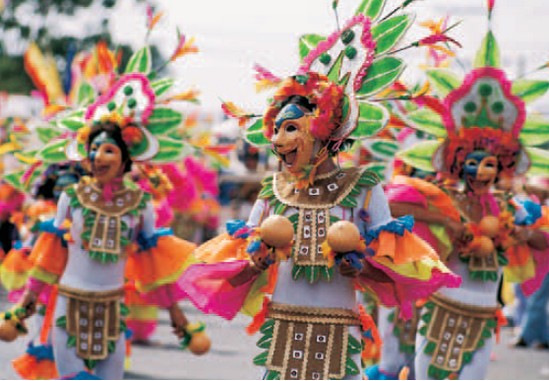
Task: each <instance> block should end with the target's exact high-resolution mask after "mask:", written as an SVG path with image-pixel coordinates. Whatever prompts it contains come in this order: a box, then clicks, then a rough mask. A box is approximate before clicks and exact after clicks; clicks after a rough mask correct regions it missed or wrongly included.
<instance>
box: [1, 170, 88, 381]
mask: <svg viewBox="0 0 549 381" xmlns="http://www.w3.org/2000/svg"><path fill="white" fill-rule="evenodd" d="M81 176H82V169H81V167H80V166H78V165H72V164H61V165H51V166H49V167H48V168H47V170H46V171H45V172H44V173H43V174H41V176H40V177H39V179H38V181H37V183H35V184H28V185H29V186H26V187H25V186H23V185H22V184H21V183H20V182H16V184H14V185H17V186H18V187H20V188H21V189H20V190H21V191H22V192H25V193H27V194H29V196H32V200H33V201H32V203H31V204H30V205H27V206H25V207H24V208H23V211H22V212H21V216H22V218H21V221H19V224H18V225H19V226H18V229H19V232H20V233H19V236H20V238H21V239H20V240H19V241H18V242H17V245H16V246H17V247H16V248H14V249H12V250H11V251H10V252H9V253H8V254H7V256H6V260H5V261H4V263H3V264H2V265H1V266H0V282H1V284H2V285H3V286H4V287H5V288H6V290H8V291H9V294H8V300H9V301H10V302H12V303H16V302H17V301H18V300H19V299H20V298H21V295H22V294H23V292H24V291H25V284H26V283H27V281H28V277H29V273H30V271H31V269H32V267H33V263H32V260H31V258H30V255H29V254H30V252H31V250H32V247H33V246H34V244H35V243H36V239H37V238H38V234H39V233H38V227H39V226H40V223H42V222H43V221H45V220H49V219H51V218H54V217H55V214H56V203H57V201H58V199H59V196H60V195H61V192H62V191H63V189H64V188H65V187H67V186H69V185H71V184H75V183H77V182H78V180H79V179H80V177H81ZM10 180H12V179H11V178H10ZM31 188H32V189H31ZM28 199H31V197H29V198H28ZM48 296H49V292H42V293H41V295H40V299H39V300H38V301H37V314H36V315H35V317H34V319H35V322H36V323H35V326H37V327H41V326H42V324H43V317H44V314H45V311H46V305H47V304H48ZM39 336H40V339H39V340H31V341H30V343H29V345H28V348H27V350H26V352H25V353H24V354H23V355H22V356H20V357H18V358H17V359H15V360H13V363H12V364H13V367H14V369H15V370H16V372H17V373H18V374H19V376H21V377H22V378H24V379H27V380H31V379H32V380H34V379H52V378H57V377H59V375H58V373H57V369H56V368H55V364H54V362H53V348H52V346H51V335H48V336H43V335H39Z"/></svg>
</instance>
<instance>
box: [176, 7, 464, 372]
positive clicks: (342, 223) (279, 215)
mask: <svg viewBox="0 0 549 381" xmlns="http://www.w3.org/2000/svg"><path fill="white" fill-rule="evenodd" d="M379 11H380V9H376V10H375V11H374V10H372V9H369V10H367V11H365V14H366V16H368V17H366V16H365V15H364V14H360V15H359V16H356V17H355V18H353V19H352V20H350V21H349V22H348V23H347V24H346V25H345V26H344V28H342V29H341V31H339V32H336V33H334V34H332V35H330V36H329V37H328V38H327V39H325V40H324V41H323V42H320V41H318V40H317V44H318V42H320V43H319V44H318V46H316V48H313V49H312V50H311V51H310V52H309V51H308V49H310V46H311V45H307V46H308V47H307V53H306V54H305V55H306V57H304V63H303V65H302V66H301V67H300V69H299V71H298V74H297V75H295V76H292V77H289V78H287V79H285V80H278V79H274V78H275V77H274V76H273V75H272V74H270V73H268V72H266V71H265V70H264V69H261V71H262V75H261V79H262V80H266V81H268V80H271V81H272V80H273V79H274V81H275V82H276V84H277V87H278V88H277V90H276V92H275V94H274V97H273V100H272V102H271V104H270V105H269V107H268V109H267V111H266V113H265V114H264V116H263V118H262V119H261V120H260V121H259V122H257V123H256V124H254V126H253V127H251V128H250V129H249V130H248V138H249V140H250V141H252V142H255V143H258V142H263V143H267V144H272V148H273V150H274V152H275V153H276V154H277V156H278V157H279V159H280V163H281V166H283V167H284V170H283V171H280V172H276V173H275V174H274V175H273V176H269V177H267V178H265V179H264V180H263V189H262V191H261V192H260V194H259V199H258V200H257V201H256V203H255V205H254V207H253V210H252V212H251V215H250V218H249V220H248V222H247V224H245V223H244V222H243V221H241V222H238V223H237V222H234V223H230V224H228V234H224V235H221V236H219V237H217V238H214V239H213V240H212V241H210V242H207V243H206V244H204V245H203V246H201V247H199V248H198V249H197V251H196V256H197V258H199V259H200V260H203V261H205V262H206V263H204V264H196V265H193V266H191V267H189V269H188V270H187V272H186V273H185V275H184V277H183V279H184V286H185V287H184V288H185V291H186V292H187V294H188V296H189V298H190V299H191V300H192V301H193V302H194V303H195V305H196V306H197V307H198V308H199V309H201V310H202V311H204V312H208V313H215V314H218V315H220V316H222V317H225V318H227V319H232V318H233V317H234V316H235V315H236V313H237V312H238V311H239V310H241V309H242V311H243V312H245V313H248V314H251V315H254V321H253V322H252V325H251V326H250V327H249V332H254V331H257V330H260V331H261V333H262V335H263V336H262V338H261V339H260V340H259V342H258V346H259V347H260V348H261V349H262V350H263V351H264V352H263V353H261V354H259V355H258V356H257V357H255V359H254V363H255V364H256V365H261V366H264V367H265V368H266V372H265V375H264V377H265V378H266V379H328V378H336V379H342V378H350V379H355V378H356V379H360V378H361V362H360V359H361V351H362V349H363V346H362V343H361V340H362V339H364V340H365V341H366V342H367V343H369V342H371V341H372V336H373V335H374V332H373V329H374V327H373V324H372V321H371V318H370V317H369V316H367V315H366V314H364V313H361V312H360V311H361V308H360V307H359V305H358V303H357V299H356V292H355V290H356V289H357V288H358V289H359V290H362V291H367V292H370V293H372V294H373V295H375V296H376V297H378V298H379V299H380V300H381V302H382V303H385V304H388V305H400V306H401V307H402V308H401V311H402V313H403V315H405V316H406V315H409V313H410V311H411V306H412V304H413V303H414V300H415V299H417V298H421V297H426V296H428V295H430V294H431V293H433V292H434V291H435V290H437V289H438V288H440V287H441V286H449V287H456V286H457V285H458V284H459V278H458V277H456V276H455V275H454V274H452V273H451V272H449V271H448V270H447V269H446V267H445V266H444V265H443V264H442V263H441V262H440V261H439V260H438V257H437V256H436V255H435V254H434V252H433V251H432V249H431V248H430V247H429V246H428V245H426V244H425V242H423V241H422V240H420V239H419V238H418V237H416V236H415V235H413V234H412V233H411V229H412V226H413V220H412V219H410V218H407V217H405V218H402V219H393V218H392V217H391V214H390V211H389V208H388V203H387V200H386V198H385V196H384V193H383V189H382V187H381V185H380V184H379V180H378V177H377V176H376V175H375V174H373V173H372V172H370V171H367V170H366V169H365V168H350V169H341V168H339V167H338V166H337V164H336V162H335V158H336V156H337V154H338V152H339V151H340V150H341V149H343V148H344V147H345V146H346V143H349V139H351V140H355V139H361V138H365V137H367V136H369V135H370V134H372V133H375V132H376V131H378V130H379V129H381V128H383V126H384V125H385V122H386V111H385V110H384V109H383V108H382V107H381V106H379V105H376V104H373V103H369V102H367V101H366V99H365V98H366V94H368V96H369V95H373V94H375V93H377V92H378V91H379V90H381V89H382V88H383V87H384V86H386V85H390V83H384V84H381V83H379V82H376V84H374V83H373V82H372V78H374V77H376V76H378V75H382V74H381V73H385V70H388V67H386V66H384V65H382V64H381V63H382V62H383V61H384V60H385V59H388V60H391V61H392V62H393V63H396V62H400V63H401V62H402V61H400V60H399V59H398V58H394V57H392V56H386V57H385V58H383V57H380V58H378V56H377V55H378V54H381V53H383V52H388V51H390V49H391V47H392V46H393V45H394V44H396V43H397V40H398V38H394V37H395V36H393V38H394V40H391V41H390V42H389V41H385V42H383V41H382V40H380V39H377V40H376V39H375V38H374V37H373V35H372V34H373V30H376V29H375V28H384V27H386V26H387V25H388V24H384V22H385V23H390V24H392V23H394V22H395V21H396V20H402V21H403V22H405V23H411V21H412V19H411V18H409V17H410V16H409V15H403V14H399V15H396V16H394V17H396V18H398V19H395V18H391V16H393V15H394V14H395V13H396V12H397V11H395V12H393V13H391V15H390V16H389V17H388V18H387V19H386V20H385V21H381V22H378V23H377V25H376V26H373V28H372V25H371V20H372V19H376V18H377V16H379ZM369 12H370V13H369ZM371 12H374V13H371ZM378 30H379V29H378ZM402 33H404V30H403V31H402ZM402 33H401V34H400V35H402ZM399 37H400V36H399ZM309 42H310V43H311V44H312V45H313V46H314V45H316V44H315V43H313V42H311V41H309ZM393 60H396V61H393ZM385 62H387V61H385ZM376 63H377V65H376ZM393 80H394V79H393ZM361 94H363V95H364V96H363V97H361V96H360V95H361ZM224 107H225V109H227V110H228V111H230V112H231V113H232V114H234V115H236V116H239V117H241V118H244V119H245V118H246V116H247V115H248V116H249V114H247V113H244V112H239V111H237V109H236V108H235V107H234V106H233V105H232V104H225V105H224ZM257 227H259V229H257ZM359 229H360V232H359ZM361 233H362V237H363V239H362V240H361V238H360V234H361ZM294 234H295V237H294ZM246 237H248V240H246V239H245V238H246ZM293 238H295V240H294V241H293V242H292V239H293ZM248 241H249V242H248ZM248 243H249V245H248ZM246 247H247V249H246ZM248 253H249V254H248ZM223 259H226V260H225V261H223ZM228 259H231V260H228ZM264 293H267V294H272V296H271V297H270V298H264Z"/></svg>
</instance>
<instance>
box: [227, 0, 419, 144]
mask: <svg viewBox="0 0 549 381" xmlns="http://www.w3.org/2000/svg"><path fill="white" fill-rule="evenodd" d="M412 2H413V0H412V1H409V0H408V1H405V2H404V3H403V4H402V6H400V7H398V8H397V9H395V10H393V11H391V12H389V13H388V14H387V15H386V16H384V17H381V16H382V13H383V10H384V6H385V1H384V0H377V1H374V2H370V3H371V4H370V3H368V4H370V5H368V4H367V3H364V4H362V5H361V7H360V8H359V9H358V10H357V12H356V15H355V16H354V17H353V18H351V19H350V20H349V21H348V22H347V23H346V24H345V25H344V26H343V27H342V28H341V29H340V30H338V31H337V32H334V33H332V34H331V35H330V36H328V37H324V36H320V35H317V34H307V35H304V36H302V37H301V38H300V41H299V53H300V57H301V59H302V63H301V64H300V66H299V68H298V70H297V72H296V75H295V76H293V77H290V78H288V79H286V80H280V79H279V77H277V76H275V75H273V74H271V73H270V72H268V71H267V70H266V69H264V68H262V67H259V66H257V67H256V70H257V71H258V74H257V75H256V79H258V81H259V82H260V87H261V88H266V87H273V86H277V87H278V89H277V90H276V91H275V94H274V97H273V99H272V102H271V103H270V105H269V107H268V109H267V111H266V113H265V114H264V117H263V118H262V119H258V120H257V121H255V122H254V123H252V125H251V126H250V127H249V128H248V129H247V130H246V133H245V138H246V140H248V141H249V142H250V143H252V144H254V145H264V146H268V145H270V144H271V141H270V138H271V136H272V132H273V121H274V119H275V117H276V115H277V112H278V111H280V110H281V106H282V104H283V101H284V100H285V99H287V98H289V97H291V96H292V95H301V96H303V97H305V98H306V99H307V100H308V101H309V103H310V104H312V105H314V106H316V108H315V111H314V115H312V120H311V128H310V130H311V131H310V132H311V134H312V135H313V136H314V137H315V138H317V139H320V140H321V141H324V142H326V143H330V144H329V147H330V149H331V150H332V151H333V152H337V151H339V150H340V149H341V147H342V144H343V143H344V142H346V141H347V140H361V139H365V138H368V137H370V136H373V135H375V134H376V133H377V132H378V131H380V130H381V129H382V128H383V127H385V125H386V123H387V121H388V118H389V116H388V113H387V111H386V109H385V107H383V106H382V105H380V104H377V103H374V102H372V101H371V100H375V99H373V98H374V96H375V95H377V94H379V93H380V92H381V91H382V90H383V89H385V88H387V87H388V86H391V84H393V83H394V82H395V81H396V80H397V78H398V77H399V76H400V74H401V73H402V71H403V70H404V67H405V65H404V62H403V61H402V60H401V59H400V58H398V57H395V56H394V55H393V53H395V52H396V49H395V46H396V45H397V44H398V42H399V41H400V40H401V39H402V37H403V36H404V34H405V33H406V31H407V30H408V28H409V27H410V25H411V24H412V23H413V21H414V17H413V16H412V15H410V14H406V13H402V10H403V9H404V8H406V7H407V6H408V5H410V4H411V3H412ZM415 46H419V45H413V46H410V47H415ZM229 116H234V115H229ZM238 117H239V120H240V121H241V122H245V121H250V120H253V119H254V118H258V115H254V114H252V113H246V112H241V113H239V115H238ZM241 124H242V123H241Z"/></svg>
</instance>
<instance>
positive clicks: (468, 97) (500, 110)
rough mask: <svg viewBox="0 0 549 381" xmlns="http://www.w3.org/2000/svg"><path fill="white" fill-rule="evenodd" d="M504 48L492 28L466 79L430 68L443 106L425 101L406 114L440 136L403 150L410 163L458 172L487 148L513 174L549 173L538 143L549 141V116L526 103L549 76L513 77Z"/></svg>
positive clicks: (413, 123)
mask: <svg viewBox="0 0 549 381" xmlns="http://www.w3.org/2000/svg"><path fill="white" fill-rule="evenodd" d="M499 63H500V57H499V48H498V45H497V42H496V39H495V37H494V35H493V33H492V32H491V31H489V32H488V34H487V35H486V37H485V38H484V40H483V42H482V45H481V48H480V50H479V51H478V53H477V57H476V60H475V67H476V68H475V69H474V70H472V71H471V72H470V73H469V74H468V75H467V76H466V77H465V79H463V80H462V79H461V78H460V77H459V76H458V75H456V74H454V73H452V72H450V71H449V70H445V69H435V70H429V71H427V76H428V77H429V80H430V81H431V82H432V83H433V85H434V86H435V88H436V89H437V90H438V93H439V94H440V95H441V98H443V102H442V107H430V108H429V107H425V108H422V109H420V110H417V111H415V112H412V113H410V114H408V115H407V121H408V122H409V124H410V125H411V126H412V127H414V128H416V129H418V130H421V131H424V132H426V133H428V134H431V135H434V136H436V137H437V138H439V139H438V141H426V142H422V143H419V144H417V145H415V146H414V147H411V148H409V149H407V150H404V151H402V152H400V153H399V154H398V157H400V158H401V159H402V160H404V161H405V162H406V163H407V164H409V165H411V166H414V167H417V168H419V169H422V170H425V171H437V172H441V173H443V174H445V175H446V176H448V177H449V178H454V179H455V178H458V177H459V174H460V172H461V167H462V165H463V162H464V160H465V157H466V156H467V154H468V153H470V152H473V151H475V150H484V151H488V152H489V153H490V154H492V155H495V156H497V158H498V161H499V165H500V168H501V173H502V174H503V175H504V176H513V175H515V174H523V173H525V172H528V173H529V174H531V175H547V174H549V164H548V163H549V152H547V151H545V150H543V149H540V148H537V146H541V145H543V144H545V143H547V142H549V134H548V133H547V129H546V128H543V127H544V126H548V125H549V121H546V120H543V119H542V118H540V117H539V116H537V115H528V116H527V115H526V103H528V102H531V101H533V100H535V99H537V98H539V97H541V96H543V95H544V94H545V93H546V92H547V90H548V89H549V82H548V81H538V80H527V79H518V80H516V81H513V82H511V81H510V80H508V79H507V77H506V75H505V72H503V71H502V70H501V69H498V66H499Z"/></svg>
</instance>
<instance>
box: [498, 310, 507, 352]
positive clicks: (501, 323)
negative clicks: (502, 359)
mask: <svg viewBox="0 0 549 381" xmlns="http://www.w3.org/2000/svg"><path fill="white" fill-rule="evenodd" d="M496 321H497V326H496V343H497V344H499V340H500V336H501V335H500V334H501V327H505V326H506V325H507V323H508V322H507V318H506V317H505V315H504V314H503V310H502V309H501V308H500V309H498V310H497V311H496Z"/></svg>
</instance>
